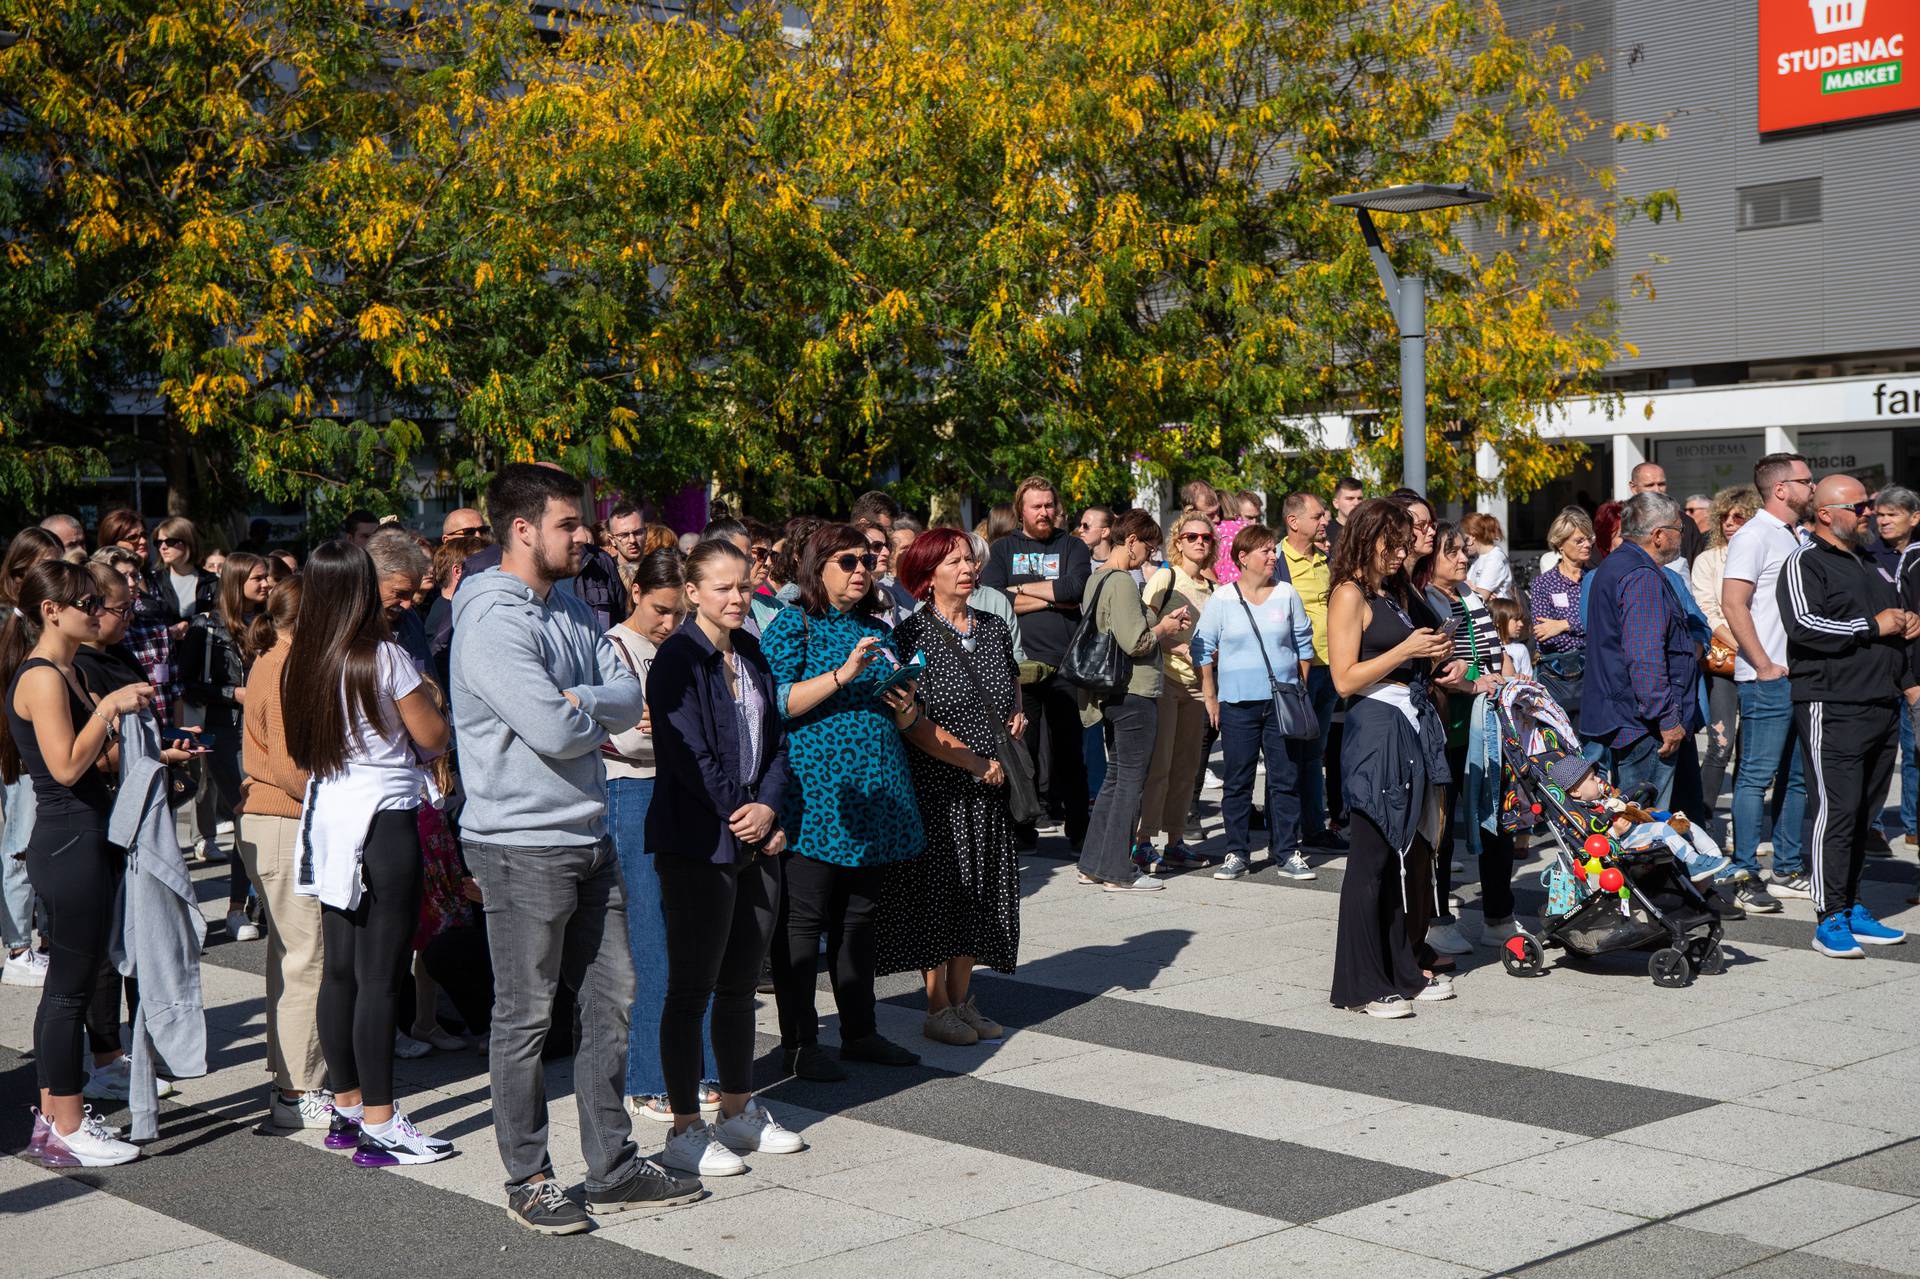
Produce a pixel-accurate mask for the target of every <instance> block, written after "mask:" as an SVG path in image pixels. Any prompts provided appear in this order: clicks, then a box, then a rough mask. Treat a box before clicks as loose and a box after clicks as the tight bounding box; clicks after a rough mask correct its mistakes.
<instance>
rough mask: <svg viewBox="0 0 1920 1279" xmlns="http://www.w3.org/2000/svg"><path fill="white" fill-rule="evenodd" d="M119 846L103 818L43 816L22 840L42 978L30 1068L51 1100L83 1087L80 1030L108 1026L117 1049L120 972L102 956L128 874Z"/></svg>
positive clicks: (101, 1048)
mask: <svg viewBox="0 0 1920 1279" xmlns="http://www.w3.org/2000/svg"><path fill="white" fill-rule="evenodd" d="M126 868H127V856H126V852H125V850H123V849H121V848H119V847H118V846H116V845H114V844H110V843H108V842H107V828H106V818H105V816H104V815H100V816H95V815H92V814H84V815H79V816H63V815H44V814H43V815H41V816H40V817H39V818H38V820H36V821H35V823H34V828H33V837H32V838H31V839H29V840H28V841H27V881H28V882H29V883H31V884H32V885H33V891H34V892H35V893H36V894H37V895H38V896H39V898H40V927H41V931H42V932H43V934H44V935H45V937H46V941H47V952H48V953H47V961H48V962H47V981H46V985H44V986H43V987H41V989H40V1007H39V1009H38V1010H37V1011H36V1012H35V1014H34V1018H33V1059H34V1073H35V1074H36V1075H37V1076H38V1077H39V1081H40V1086H41V1087H42V1088H44V1089H46V1090H47V1091H48V1092H50V1093H52V1094H53V1095H54V1096H56V1097H76V1096H78V1095H79V1094H80V1090H81V1089H82V1088H83V1087H85V1086H86V1081H87V1072H86V1067H85V1065H84V1063H83V1061H82V1046H83V1039H84V1035H85V1030H86V1028H87V1027H88V1026H89V1025H92V1026H93V1027H95V1028H96V1030H99V1029H100V1028H103V1027H111V1028H112V1042H111V1043H107V1044H103V1043H101V1041H100V1039H99V1038H98V1037H96V1039H95V1041H94V1047H95V1048H96V1049H98V1050H99V1051H102V1052H104V1051H108V1050H110V1049H113V1048H118V1047H119V1046H120V1033H119V1021H120V975H119V974H118V973H117V972H115V971H114V968H113V965H112V964H111V963H109V962H108V960H107V942H108V939H109V937H110V936H111V933H112V930H113V902H114V897H115V896H116V895H117V894H118V892H119V889H120V880H121V877H122V876H123V875H125V874H126Z"/></svg>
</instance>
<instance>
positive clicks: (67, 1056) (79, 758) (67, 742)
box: [0, 560, 152, 1168]
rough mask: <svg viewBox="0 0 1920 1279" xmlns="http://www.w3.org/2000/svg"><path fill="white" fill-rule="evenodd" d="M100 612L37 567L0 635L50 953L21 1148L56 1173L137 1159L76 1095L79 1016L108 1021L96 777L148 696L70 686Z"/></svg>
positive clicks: (71, 582) (135, 688)
mask: <svg viewBox="0 0 1920 1279" xmlns="http://www.w3.org/2000/svg"><path fill="white" fill-rule="evenodd" d="M100 609H101V598H100V594H99V590H98V588H96V587H95V585H94V582H93V575H92V574H91V573H89V572H88V571H87V570H86V569H84V568H81V567H80V566H79V565H77V564H68V563H65V562H64V561H60V560H49V561H46V562H44V563H41V564H37V565H35V566H34V567H33V568H32V569H30V570H29V571H28V572H27V574H26V576H25V577H24V579H23V580H22V581H21V584H20V591H19V597H18V599H17V600H16V602H15V608H14V611H13V612H12V613H11V614H9V615H8V617H7V620H6V624H5V626H4V628H3V629H0V681H5V683H6V687H7V714H6V723H5V728H4V730H0V780H5V781H6V782H8V783H11V782H13V781H14V780H15V779H17V778H19V777H21V776H22V775H25V776H28V777H31V778H32V779H33V795H34V807H35V812H34V826H33V836H32V838H31V839H30V840H29V841H28V843H27V849H26V860H27V876H28V878H29V879H30V880H31V881H32V883H33V889H34V892H36V893H38V894H39V896H40V900H41V903H42V906H43V907H44V909H43V912H42V915H41V924H42V931H43V933H44V934H45V935H46V938H47V944H48V948H49V951H50V955H51V959H50V963H49V964H48V969H47V978H46V984H45V985H44V986H43V987H42V988H41V993H40V1008H39V1011H38V1013H37V1014H36V1015H35V1017H34V1024H33V1055H34V1066H35V1070H36V1073H37V1074H38V1076H39V1083H40V1107H39V1110H38V1111H37V1112H36V1115H35V1122H34V1132H33V1143H32V1146H31V1147H30V1150H31V1151H32V1152H33V1153H34V1154H35V1155H36V1156H37V1157H38V1158H39V1159H40V1161H41V1162H42V1163H44V1164H46V1165H47V1166H49V1167H56V1168H71V1167H88V1168H100V1167H109V1166H112V1165H114V1164H123V1163H127V1162H129V1161H130V1160H132V1159H135V1158H137V1157H138V1156H139V1154H140V1150H139V1148H138V1147H137V1146H134V1145H132V1144H130V1143H128V1142H124V1141H120V1140H118V1139H117V1138H116V1136H115V1135H114V1134H113V1133H112V1132H110V1131H109V1130H108V1129H107V1128H106V1127H105V1126H104V1125H102V1124H101V1123H100V1122H99V1121H98V1120H97V1119H95V1118H94V1117H93V1116H92V1114H91V1113H90V1112H89V1111H88V1109H87V1107H86V1103H85V1102H84V1100H82V1095H81V1094H82V1091H83V1089H84V1088H85V1084H86V1070H85V1067H84V1065H83V1063H82V1041H83V1036H84V1034H85V1027H86V1023H87V1020H88V1010H89V1008H90V1007H91V1006H93V1005H94V1004H95V1002H96V1001H99V1000H102V999H110V1000H112V1001H114V1005H113V1006H114V1011H115V1015H116V1016H117V1013H118V1000H119V982H118V980H117V978H114V973H113V969H112V967H111V966H110V965H109V964H108V963H107V961H106V956H107V943H108V938H109V935H110V934H111V932H112V928H113V914H114V898H115V896H116V892H117V889H118V886H119V881H120V878H121V877H122V876H123V875H124V874H125V872H126V850H125V849H123V848H120V847H117V846H116V845H114V844H112V843H109V842H108V840H107V818H108V815H109V813H110V812H111V810H112V807H113V791H112V788H111V786H110V784H109V781H108V778H109V777H110V776H111V773H112V770H114V769H116V768H117V767H118V763H119V761H118V754H119V752H118V751H117V750H116V749H115V744H116V742H117V741H118V738H119V733H120V727H119V724H120V717H121V716H122V715H125V714H127V713H128V712H130V711H139V710H144V709H145V708H146V705H147V701H148V698H149V697H150V696H151V695H152V690H151V689H150V688H149V687H148V686H147V685H146V684H129V685H127V686H126V687H124V688H121V689H119V690H118V691H116V692H113V693H109V694H108V695H107V696H105V697H103V698H95V697H93V696H92V695H91V694H89V693H87V692H86V691H85V689H84V688H83V686H82V685H81V683H80V677H79V673H78V671H76V669H75V667H74V657H75V655H76V654H77V653H78V652H79V651H80V646H81V645H83V644H86V643H89V642H91V641H94V640H96V639H98V637H99V634H100ZM110 978H112V979H113V980H109V979H110Z"/></svg>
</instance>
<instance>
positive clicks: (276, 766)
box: [240, 640, 307, 817]
mask: <svg viewBox="0 0 1920 1279" xmlns="http://www.w3.org/2000/svg"><path fill="white" fill-rule="evenodd" d="M291 647H292V641H291V640H282V641H281V642H280V643H278V644H275V645H274V646H273V648H272V649H270V650H269V651H267V652H265V653H262V654H261V655H260V659H259V660H258V661H256V662H255V663H254V664H253V670H252V671H250V672H249V673H248V674H247V703H246V707H245V710H244V713H243V715H242V717H241V724H242V731H243V737H242V739H241V743H240V766H241V768H242V769H244V770H245V772H246V778H245V780H243V781H242V782H241V784H240V794H241V799H240V811H241V812H243V813H255V814H258V815H260V816H262V817H298V816H300V803H301V801H302V800H303V799H305V798H306V794H307V773H306V770H305V769H302V768H298V767H296V766H295V765H294V762H293V757H292V756H291V755H289V754H287V730H286V726H285V725H284V724H282V723H281V722H280V672H281V670H282V669H284V668H285V666H286V664H287V650H288V649H290V648H291Z"/></svg>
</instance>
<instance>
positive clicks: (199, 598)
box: [141, 564, 220, 625]
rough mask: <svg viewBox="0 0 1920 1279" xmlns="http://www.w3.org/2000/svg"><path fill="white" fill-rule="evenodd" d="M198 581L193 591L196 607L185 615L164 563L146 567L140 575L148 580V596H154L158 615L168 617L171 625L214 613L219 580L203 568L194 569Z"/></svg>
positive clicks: (217, 600) (218, 592)
mask: <svg viewBox="0 0 1920 1279" xmlns="http://www.w3.org/2000/svg"><path fill="white" fill-rule="evenodd" d="M193 575H194V577H196V578H198V579H199V582H198V584H197V585H196V586H195V587H194V591H193V606H192V607H191V608H189V609H188V610H187V611H186V612H184V613H182V612H181V611H180V600H179V598H178V597H177V596H175V595H174V593H173V582H172V581H171V580H170V577H169V574H168V572H167V566H166V565H164V564H155V565H152V566H151V567H149V568H147V569H146V571H145V572H144V573H142V575H141V576H143V577H144V578H145V579H146V583H147V593H148V594H150V595H152V596H153V597H154V601H155V609H156V611H157V613H158V615H159V616H161V617H164V618H166V620H167V623H168V625H172V624H173V623H174V622H184V621H188V620H189V619H191V618H195V617H198V616H200V615H201V614H202V613H211V612H212V611H213V609H214V606H215V605H216V604H217V603H218V602H219V599H220V579H219V577H217V576H216V575H214V574H212V573H209V572H207V570H205V569H203V568H197V569H195V570H193Z"/></svg>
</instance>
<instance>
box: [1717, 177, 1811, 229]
mask: <svg viewBox="0 0 1920 1279" xmlns="http://www.w3.org/2000/svg"><path fill="white" fill-rule="evenodd" d="M1735 194H1736V195H1737V197H1738V199H1739V202H1740V203H1739V218H1740V221H1739V229H1740V230H1742V231H1759V230H1762V229H1764V228H1767V227H1776V226H1798V225H1800V224H1801V223H1803V222H1818V221H1819V220H1820V179H1819V178H1798V179H1796V180H1794V181H1792V182H1768V183H1766V184H1765V185H1763V186H1753V187H1741V188H1740V189H1739V190H1738V191H1737V192H1736V193H1735Z"/></svg>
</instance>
